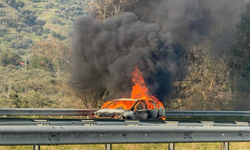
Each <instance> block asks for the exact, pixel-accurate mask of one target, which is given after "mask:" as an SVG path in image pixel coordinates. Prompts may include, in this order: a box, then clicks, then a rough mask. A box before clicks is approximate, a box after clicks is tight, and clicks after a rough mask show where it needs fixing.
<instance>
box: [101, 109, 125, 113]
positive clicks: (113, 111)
mask: <svg viewBox="0 0 250 150" xmlns="http://www.w3.org/2000/svg"><path fill="white" fill-rule="evenodd" d="M125 111H128V110H124V109H100V110H98V111H96V112H98V113H117V114H120V113H123V112H125Z"/></svg>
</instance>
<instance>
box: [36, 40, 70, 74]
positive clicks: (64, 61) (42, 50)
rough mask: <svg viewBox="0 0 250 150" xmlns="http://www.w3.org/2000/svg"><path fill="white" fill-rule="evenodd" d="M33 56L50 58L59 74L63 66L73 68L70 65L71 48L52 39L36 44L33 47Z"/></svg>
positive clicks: (65, 43) (63, 42) (62, 42)
mask: <svg viewBox="0 0 250 150" xmlns="http://www.w3.org/2000/svg"><path fill="white" fill-rule="evenodd" d="M32 49H33V54H34V56H36V57H37V56H45V57H48V58H50V59H51V60H52V61H53V63H54V65H55V66H56V71H57V72H59V71H60V70H61V69H63V68H64V67H65V65H68V66H70V67H71V68H74V66H73V64H72V63H71V54H72V53H71V48H70V46H69V44H68V43H67V42H66V41H58V40H56V39H54V38H52V39H50V40H48V41H40V42H37V43H36V44H35V45H34V46H33V47H32Z"/></svg>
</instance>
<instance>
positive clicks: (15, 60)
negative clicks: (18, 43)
mask: <svg viewBox="0 0 250 150" xmlns="http://www.w3.org/2000/svg"><path fill="white" fill-rule="evenodd" d="M21 62H22V59H21V57H20V56H19V55H17V54H16V53H14V52H3V53H1V54H0V65H2V66H8V65H20V63H21Z"/></svg>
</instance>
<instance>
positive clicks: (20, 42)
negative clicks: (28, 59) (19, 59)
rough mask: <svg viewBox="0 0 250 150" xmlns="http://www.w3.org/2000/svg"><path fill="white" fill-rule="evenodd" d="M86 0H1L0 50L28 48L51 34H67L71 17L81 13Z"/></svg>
mask: <svg viewBox="0 0 250 150" xmlns="http://www.w3.org/2000/svg"><path fill="white" fill-rule="evenodd" d="M86 4H87V1H86V0H85V1H80V0H3V1H2V2H0V8H1V9H0V52H1V51H14V52H16V53H18V54H19V55H26V53H29V52H30V49H29V48H31V46H32V44H34V43H35V42H36V41H39V40H45V39H47V38H49V37H54V38H57V39H59V40H65V39H66V38H68V37H70V33H71V31H72V30H73V25H74V21H75V19H76V18H77V17H78V16H81V15H85V13H86V12H85V11H84V10H83V8H84V6H86Z"/></svg>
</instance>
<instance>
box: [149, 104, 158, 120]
mask: <svg viewBox="0 0 250 150" xmlns="http://www.w3.org/2000/svg"><path fill="white" fill-rule="evenodd" d="M147 104H148V106H147V107H148V110H149V119H157V116H158V109H157V107H156V104H155V102H154V101H151V100H149V101H148V103H147Z"/></svg>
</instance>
